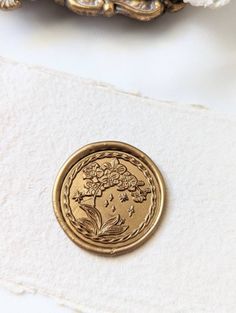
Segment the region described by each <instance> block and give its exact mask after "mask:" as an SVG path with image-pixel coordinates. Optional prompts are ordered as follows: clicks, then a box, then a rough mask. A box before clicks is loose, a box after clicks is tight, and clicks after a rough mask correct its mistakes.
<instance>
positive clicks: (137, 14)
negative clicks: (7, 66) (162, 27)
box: [0, 0, 185, 21]
mask: <svg viewBox="0 0 236 313" xmlns="http://www.w3.org/2000/svg"><path fill="white" fill-rule="evenodd" d="M54 1H55V2H56V3H57V4H60V5H62V6H65V7H68V8H69V9H70V10H71V11H73V12H75V13H77V14H80V15H91V16H96V15H104V16H108V17H110V16H114V15H116V14H122V15H126V16H129V17H131V18H134V19H137V20H140V21H150V20H152V19H154V18H156V17H158V16H161V15H162V14H163V13H165V12H177V11H179V10H181V9H183V8H184V7H185V3H184V2H183V1H182V0H54ZM21 3H22V0H0V9H6V10H9V9H15V8H18V7H20V6H21Z"/></svg>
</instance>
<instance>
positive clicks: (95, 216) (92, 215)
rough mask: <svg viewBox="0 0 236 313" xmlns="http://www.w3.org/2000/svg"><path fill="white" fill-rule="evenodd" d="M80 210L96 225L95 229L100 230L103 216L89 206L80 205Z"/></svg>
mask: <svg viewBox="0 0 236 313" xmlns="http://www.w3.org/2000/svg"><path fill="white" fill-rule="evenodd" d="M80 208H81V209H82V210H84V212H85V213H86V214H87V216H88V218H89V220H90V221H91V223H92V224H93V225H94V229H97V230H98V229H100V228H101V225H102V215H101V213H100V212H99V211H98V209H96V208H95V207H93V206H92V205H88V204H80Z"/></svg>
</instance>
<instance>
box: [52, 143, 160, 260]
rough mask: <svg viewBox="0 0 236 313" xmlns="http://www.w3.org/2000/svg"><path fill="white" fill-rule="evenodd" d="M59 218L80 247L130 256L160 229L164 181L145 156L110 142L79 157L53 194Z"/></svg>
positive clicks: (86, 149) (62, 174)
mask: <svg viewBox="0 0 236 313" xmlns="http://www.w3.org/2000/svg"><path fill="white" fill-rule="evenodd" d="M53 204H54V210H55V213H56V217H57V219H58V221H59V223H60V225H61V226H62V228H63V230H64V231H65V232H66V234H67V235H68V236H69V237H70V239H72V240H73V241H74V242H75V243H76V244H78V245H79V246H81V247H83V248H86V249H88V250H90V251H94V252H98V253H103V254H111V255H113V254H119V253H124V252H128V251H130V250H132V249H134V248H136V247H137V246H139V245H140V244H141V243H143V242H144V241H145V240H146V239H147V238H148V237H149V235H150V234H151V233H152V232H153V231H154V230H155V229H156V227H157V225H158V221H159V219H160V217H161V214H162V211H163V205H164V183H163V179H162V176H161V174H160V172H159V170H158V168H157V167H156V165H155V164H154V163H153V162H152V160H151V159H150V158H149V157H148V156H147V155H145V154H144V153H143V152H141V151H140V150H138V149H137V148H134V147H132V146H130V145H128V144H125V143H122V142H115V141H105V142H98V143H93V144H89V145H87V146H85V147H83V148H81V149H79V150H78V151H77V152H75V153H74V154H73V155H72V156H71V157H70V158H69V159H68V160H67V161H66V163H65V164H64V166H63V167H62V169H61V170H60V172H59V174H58V177H57V179H56V183H55V186H54V191H53Z"/></svg>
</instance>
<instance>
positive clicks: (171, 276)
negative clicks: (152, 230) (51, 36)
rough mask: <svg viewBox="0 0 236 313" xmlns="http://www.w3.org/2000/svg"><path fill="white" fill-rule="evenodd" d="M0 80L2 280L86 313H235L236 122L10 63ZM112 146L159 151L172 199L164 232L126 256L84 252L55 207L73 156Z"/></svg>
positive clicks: (1, 69)
mask: <svg viewBox="0 0 236 313" xmlns="http://www.w3.org/2000/svg"><path fill="white" fill-rule="evenodd" d="M0 79H1V85H0V99H1V107H0V116H1V142H0V144H1V149H0V151H1V163H0V166H1V168H0V170H1V177H0V184H1V188H0V201H1V210H0V219H1V221H2V224H1V227H0V242H1V245H0V256H1V257H0V278H1V280H2V281H10V282H12V283H13V284H19V285H20V286H21V288H23V289H24V288H26V289H27V288H31V290H32V289H33V290H36V291H37V292H39V293H41V294H45V295H50V296H52V297H54V298H57V299H60V300H61V301H65V302H66V303H67V304H73V306H77V307H78V308H80V310H81V312H89V313H91V312H95V313H99V312H102V313H110V312H117V313H119V312H122V313H126V312H135V313H139V312H143V311H144V310H145V312H149V313H156V312H157V311H158V312H162V313H179V312H181V313H182V312H184V313H185V312H186V313H192V312H198V313H201V312H204V313H212V312H216V313H222V312H227V313H234V312H235V288H234V287H235V279H236V272H235V264H234V263H235V262H234V260H235V257H236V252H235V242H236V241H235V237H236V232H235V222H236V211H235V206H236V196H235V187H236V165H235V154H236V138H235V133H236V120H235V119H234V118H232V117H231V118H229V117H228V118H227V117H226V116H222V115H218V114H214V113H210V112H208V111H206V110H201V109H196V108H189V107H181V108H180V107H176V106H175V105H171V104H166V103H161V102H156V101H152V100H148V99H143V98H140V97H137V96H132V95H127V94H124V93H121V92H116V91H114V90H112V89H111V88H107V87H103V86H99V85H94V84H92V83H89V82H83V81H80V80H78V79H76V78H74V77H71V76H70V75H64V74H60V73H51V72H50V71H48V70H40V69H37V68H32V67H31V68H28V67H27V66H23V65H20V64H17V63H8V62H4V61H3V60H1V63H0ZM62 86H63V88H62ZM103 139H114V140H122V141H127V142H129V143H130V144H133V145H135V146H137V147H139V148H141V149H142V150H144V151H145V152H146V153H148V154H149V155H150V157H151V158H152V159H153V160H154V161H155V162H156V163H157V164H158V165H159V167H160V169H161V171H162V173H163V175H164V177H165V180H166V183H167V190H168V204H167V206H166V214H165V217H164V219H163V221H162V224H161V227H160V229H159V231H158V232H157V233H156V234H155V235H154V236H153V237H152V239H151V240H149V241H148V242H147V243H146V244H145V245H144V246H142V247H141V248H140V249H138V250H136V251H134V252H133V253H131V254H128V255H125V256H122V257H118V258H104V257H100V256H96V255H93V254H90V253H88V252H85V251H83V250H82V249H79V248H78V247H77V246H75V245H74V244H73V243H72V242H70V240H68V238H67V237H66V236H65V234H64V233H63V231H62V230H61V229H60V227H59V226H58V223H57V221H56V219H55V217H54V213H53V210H52V205H51V192H52V186H53V182H54V179H55V176H56V173H57V171H58V168H59V167H60V166H61V164H62V162H63V161H64V160H65V158H66V157H67V156H68V155H70V154H71V152H73V151H74V150H76V149H77V148H78V147H80V146H82V145H84V144H86V143H88V142H92V141H97V140H103Z"/></svg>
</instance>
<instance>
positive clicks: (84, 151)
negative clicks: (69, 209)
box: [53, 141, 165, 255]
mask: <svg viewBox="0 0 236 313" xmlns="http://www.w3.org/2000/svg"><path fill="white" fill-rule="evenodd" d="M104 150H118V151H123V152H126V153H129V154H131V155H134V156H135V157H137V158H138V159H140V160H141V161H142V162H143V163H144V164H145V165H146V166H147V167H148V168H149V169H150V170H151V171H152V173H153V174H154V176H155V177H156V179H157V181H158V183H159V187H160V194H161V199H160V210H159V214H158V216H157V218H156V220H155V222H154V224H153V225H152V227H151V228H150V229H149V230H148V232H147V233H146V234H145V235H144V236H142V237H140V238H139V239H138V240H137V241H135V242H133V243H131V244H128V245H126V246H123V247H118V248H114V249H111V248H105V247H98V246H96V245H93V244H89V243H87V242H85V241H83V239H80V238H78V237H77V236H76V234H75V233H74V232H73V231H72V230H71V229H70V228H69V227H68V225H67V223H66V221H65V220H64V217H63V215H62V212H61V205H60V193H61V188H62V184H63V181H64V179H65V177H66V175H67V173H68V171H69V170H70V169H71V168H72V167H73V166H74V165H75V163H77V162H78V161H79V160H81V159H82V158H84V157H85V156H87V155H89V154H91V153H94V152H98V151H104ZM164 202H165V184H164V180H163V177H162V175H161V173H160V171H159V169H158V167H157V166H156V165H155V163H154V162H153V161H152V160H151V159H150V158H149V156H147V155H146V154H145V153H144V152H142V151H141V150H139V149H137V148H136V147H133V146H131V145H129V144H127V143H124V142H119V141H101V142H95V143H91V144H88V145H86V146H84V147H82V148H81V149H79V150H77V151H76V152H75V153H73V154H72V155H71V156H70V157H69V159H67V161H66V162H65V163H64V165H63V166H62V167H61V169H60V171H59V173H58V175H57V178H56V181H55V184H54V188H53V207H54V212H55V215H56V218H57V220H58V222H59V224H60V225H61V227H62V229H63V230H64V232H65V233H66V234H67V236H68V237H69V238H70V239H71V240H72V241H73V242H74V243H75V244H77V245H79V246H80V247H82V248H85V249H86V250H89V251H92V252H97V253H101V254H106V255H114V254H121V253H125V252H128V251H131V250H133V249H135V248H137V247H138V246H140V245H141V244H142V243H144V242H145V241H146V240H147V239H148V238H149V237H150V235H151V234H152V233H153V232H154V231H155V230H156V228H157V226H158V224H159V220H160V217H161V215H162V212H163V209H164Z"/></svg>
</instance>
